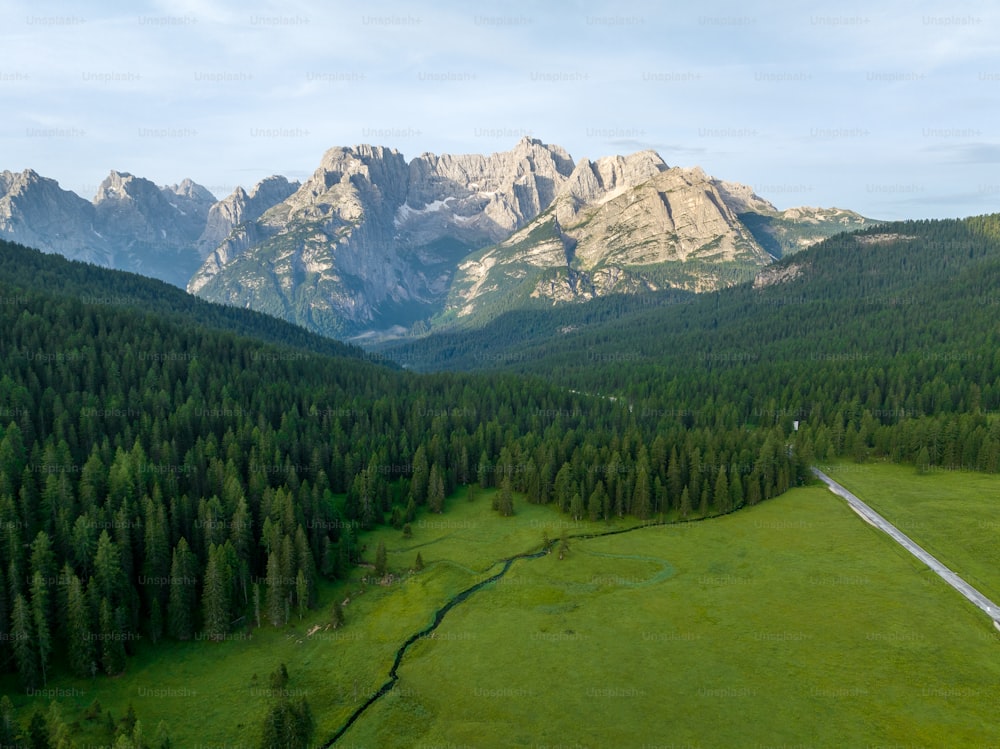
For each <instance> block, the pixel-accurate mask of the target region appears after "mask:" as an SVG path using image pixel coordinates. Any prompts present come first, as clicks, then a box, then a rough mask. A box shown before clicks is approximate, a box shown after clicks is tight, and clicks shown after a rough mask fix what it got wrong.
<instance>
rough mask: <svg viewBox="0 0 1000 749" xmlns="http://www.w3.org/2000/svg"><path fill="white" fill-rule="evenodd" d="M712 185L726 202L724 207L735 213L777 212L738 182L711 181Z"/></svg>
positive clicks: (746, 186)
mask: <svg viewBox="0 0 1000 749" xmlns="http://www.w3.org/2000/svg"><path fill="white" fill-rule="evenodd" d="M713 184H714V185H715V187H716V189H717V190H718V191H719V194H720V195H722V199H723V200H724V201H726V205H728V206H729V208H730V209H731V210H732V211H733V212H735V213H749V212H751V211H752V212H755V213H768V212H771V211H777V210H778V209H777V208H775V207H774V205H772V204H771V203H769V202H768V201H767V200H764V198H762V197H761V196H760V195H758V194H757V193H755V192H754V191H753V188H752V187H750V186H748V185H743V184H740V183H739V182H726V181H724V180H718V179H717V180H713Z"/></svg>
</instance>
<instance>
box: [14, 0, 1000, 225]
mask: <svg viewBox="0 0 1000 749" xmlns="http://www.w3.org/2000/svg"><path fill="white" fill-rule="evenodd" d="M998 14H1000V6H997V5H996V4H994V3H990V2H988V0H955V1H954V2H940V1H939V2H925V1H923V0H910V1H908V2H902V1H897V0H888V1H885V2H879V3H877V4H871V3H868V2H839V3H837V2H832V3H824V4H819V3H814V4H812V5H810V4H803V3H801V2H791V1H787V0H767V1H766V2H765V1H758V0H748V1H744V2H727V1H716V0H700V1H699V2H688V3H676V2H663V1H662V0H659V1H657V0H651V1H649V2H646V1H644V0H618V1H617V2H599V1H597V0H565V1H562V2H544V3H543V2H541V1H540V0H533V1H532V2H524V1H522V0H513V1H512V2H506V3H483V2H452V1H450V0H446V1H443V2H433V3H431V2H420V1H419V0H410V2H403V1H397V0H363V2H358V1H357V0H353V1H350V0H332V1H331V0H284V1H283V2H268V1H267V0H250V1H249V2H242V3H234V2H220V1H217V0H169V1H166V0H164V1H163V2H160V1H157V0H152V1H147V2H134V1H132V0H128V1H121V2H119V1H117V0H110V1H107V2H92V1H91V0H79V1H77V2H74V3H68V2H64V1H61V2H54V1H53V0H31V1H28V0H0V49H2V50H3V54H2V56H0V107H2V112H3V117H2V124H0V170H4V169H8V170H11V171H15V172H16V171H21V170H23V169H26V168H31V169H34V170H35V171H37V172H39V173H40V174H42V175H43V176H45V177H50V178H52V179H55V180H57V181H58V182H59V183H60V185H61V186H62V187H63V188H65V189H70V190H73V191H74V192H77V193H78V194H80V195H81V196H83V197H85V198H87V199H90V198H92V197H93V196H94V193H95V192H96V190H97V186H98V185H99V183H100V182H101V180H103V179H104V178H105V177H106V176H107V174H108V172H109V171H110V170H112V169H114V170H118V171H124V172H131V173H132V174H136V175H139V176H142V177H146V178H148V179H151V180H153V181H154V182H156V183H157V184H160V185H165V184H175V183H177V182H180V181H181V180H182V179H184V178H186V177H187V178H191V179H193V180H195V181H196V182H198V183H200V184H202V185H204V186H205V187H207V188H208V189H209V190H210V191H211V192H213V193H215V195H216V196H218V197H224V196H225V195H227V194H228V193H230V192H231V191H232V190H233V189H234V188H235V187H236V186H237V185H240V186H244V187H246V188H249V187H251V186H252V185H253V184H255V183H256V182H258V181H259V180H261V179H263V178H265V177H267V176H269V175H272V174H283V175H285V176H287V177H289V178H295V179H303V178H306V177H308V176H309V175H310V174H312V172H313V171H314V170H315V168H316V167H317V166H318V164H319V162H320V159H321V157H322V154H323V152H324V151H326V150H327V149H328V148H331V147H334V146H351V145H356V144H360V143H371V144H377V145H384V146H389V147H392V148H395V149H397V150H398V151H400V152H401V153H402V154H404V156H406V157H407V158H413V157H416V156H418V155H420V154H422V153H425V152H432V153H492V152H495V151H506V150H510V149H511V148H513V147H514V145H515V144H516V142H517V141H518V140H519V139H520V138H521V137H523V136H525V135H530V136H531V137H533V138H537V139H540V140H541V141H543V142H545V143H550V144H557V145H560V146H562V147H563V148H565V149H566V150H567V151H569V153H570V154H571V155H572V157H573V158H574V159H581V158H590V159H597V158H599V157H601V156H606V155H610V154H625V153H631V152H633V151H637V150H642V149H647V148H651V149H654V150H656V151H657V152H659V153H660V155H661V156H662V157H663V159H664V160H665V161H666V162H667V163H668V164H669V165H671V166H701V167H702V168H704V169H705V171H706V172H708V173H709V174H711V175H713V176H714V177H717V178H719V179H725V180H730V181H735V182H742V183H745V184H749V185H751V186H753V187H754V188H755V189H756V191H757V193H758V194H760V195H761V196H763V197H765V198H767V199H768V200H770V201H771V202H772V203H774V204H775V205H776V206H778V207H779V208H789V207H793V206H799V205H809V206H823V207H833V206H836V207H840V208H850V209H852V210H855V211H858V212H859V213H862V214H863V215H865V216H868V217H871V218H877V219H902V218H944V217H960V216H968V215H974V214H981V213H990V212H997V211H1000V170H998V165H1000V133H998V130H997V128H998V126H1000V42H998V41H997V39H998V38H1000V33H998V32H1000V16H998Z"/></svg>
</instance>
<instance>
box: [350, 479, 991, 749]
mask: <svg viewBox="0 0 1000 749" xmlns="http://www.w3.org/2000/svg"><path fill="white" fill-rule="evenodd" d="M435 634H436V636H435V637H434V638H433V639H425V640H422V641H420V642H418V643H417V644H415V645H414V647H413V648H412V649H411V651H410V652H409V653H408V655H407V658H406V659H405V660H404V662H403V665H402V667H401V668H400V671H399V674H400V681H399V683H398V684H397V686H396V689H395V690H394V691H393V692H391V693H390V694H389V695H388V696H387V697H385V698H384V699H383V700H382V701H380V702H379V703H376V705H375V706H374V707H373V708H371V712H370V714H366V715H365V716H364V717H363V718H362V719H361V720H360V721H359V722H358V723H356V724H355V726H354V727H352V729H351V730H350V731H349V732H348V733H347V734H346V735H345V736H344V738H343V741H344V745H345V746H379V747H396V746H399V747H403V746H434V745H439V746H497V747H501V746H524V747H541V746H546V745H550V746H577V745H582V746H591V747H593V746H604V747H629V746H636V747H638V746H642V745H673V746H687V745H690V746H703V747H712V746H726V747H729V746H780V745H789V746H791V745H803V746H836V747H840V746H869V745H906V746H918V745H919V746H923V745H926V746H973V745H976V744H977V743H978V744H985V743H988V742H989V741H991V740H992V739H993V738H994V737H995V736H996V735H997V732H998V731H1000V719H998V717H997V709H996V708H997V700H998V696H1000V688H998V686H997V685H998V678H1000V656H998V651H997V642H996V641H995V637H994V635H995V634H996V633H995V632H994V631H993V630H992V628H991V626H990V625H989V622H988V620H987V619H986V618H985V617H983V616H982V615H981V614H979V613H978V612H977V611H976V610H974V609H973V608H972V607H971V606H968V605H966V604H965V602H964V601H963V600H962V599H961V598H960V597H958V596H956V595H955V594H954V593H953V592H952V591H951V589H950V588H948V587H947V586H946V585H945V584H944V583H943V582H941V581H939V580H937V579H936V578H935V579H931V578H928V577H927V576H925V575H924V574H923V573H922V571H921V570H920V566H919V565H918V564H917V563H916V561H915V560H913V559H912V558H910V557H909V555H907V554H905V552H902V550H900V549H898V548H896V547H895V545H894V543H893V542H892V541H891V540H889V539H887V538H885V537H884V536H882V535H880V534H878V533H877V532H876V531H875V530H874V529H872V528H870V527H869V526H867V525H865V524H864V523H861V522H860V521H859V520H858V518H857V517H856V516H855V515H854V514H853V513H852V512H851V511H850V510H849V509H848V508H847V507H846V506H844V505H843V503H842V502H840V500H838V499H836V498H835V497H833V496H832V495H830V494H829V492H827V491H826V490H825V488H818V487H810V488H803V489H796V490H794V491H792V492H789V493H788V494H786V495H785V496H782V497H779V498H777V499H775V500H772V501H769V502H766V503H764V504H762V505H760V506H758V507H756V508H753V509H750V510H745V511H742V512H739V513H736V514H734V515H731V516H727V517H724V518H719V519H715V520H709V521H707V522H700V523H694V524H688V525H684V526H666V527H657V528H646V529H642V530H638V531H635V532H632V533H628V534H622V535H617V536H609V537H605V538H601V539H594V540H590V541H576V542H572V545H571V552H570V556H569V557H568V558H567V559H565V560H563V561H559V560H558V559H557V557H556V555H554V554H550V555H548V556H546V557H543V558H541V559H537V560H524V561H519V562H516V563H515V565H514V566H513V567H512V569H511V571H510V573H508V577H507V578H505V579H504V580H503V581H501V582H499V583H497V584H494V585H492V586H489V587H488V588H486V589H484V590H482V591H480V592H479V593H477V594H476V595H475V596H474V597H473V598H471V599H469V600H468V601H466V602H465V603H464V604H463V605H461V606H459V607H456V608H455V609H453V610H452V611H451V612H450V613H449V614H448V616H447V618H446V619H445V620H444V622H443V623H442V625H441V627H440V628H439V629H438V630H437V632H436V633H435Z"/></svg>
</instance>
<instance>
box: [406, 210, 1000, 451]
mask: <svg viewBox="0 0 1000 749" xmlns="http://www.w3.org/2000/svg"><path fill="white" fill-rule="evenodd" d="M584 309H585V308H581V310H580V311H581V313H583V311H584ZM998 310H1000V216H997V215H992V216H983V217H976V218H970V219H966V220H961V221H958V220H951V221H916V222H899V223H894V224H885V225H882V226H880V227H878V228H875V229H869V230H866V231H862V232H859V233H856V234H844V235H839V236H836V237H833V238H831V239H828V240H826V241H824V242H823V243H821V244H820V245H818V246H816V247H815V248H813V249H810V250H807V251H805V252H802V253H799V254H796V255H794V256H793V257H791V258H788V259H786V260H784V261H782V262H780V263H778V264H776V265H774V266H772V267H771V268H768V269H767V270H766V271H764V272H763V273H762V275H761V276H760V277H759V278H758V279H757V281H756V282H755V283H753V284H750V283H748V284H744V285H742V286H739V287H735V288H732V289H726V290H723V291H720V292H717V293H713V294H711V295H702V296H699V297H697V298H696V299H693V300H691V302H690V303H688V304H666V303H665V304H661V305H659V306H651V307H649V308H647V309H643V310H639V311H636V312H626V313H625V314H622V315H620V316H618V317H616V318H615V319H613V320H610V321H607V322H603V323H600V324H597V325H587V324H586V322H585V321H584V320H582V319H581V323H580V325H579V329H578V330H574V329H573V328H574V323H573V321H572V319H565V320H563V323H564V326H565V327H564V329H563V331H561V332H557V333H556V334H552V335H545V336H540V337H538V338H537V339H529V340H527V341H526V342H525V341H523V340H522V339H521V338H519V336H518V330H520V329H527V330H530V329H531V328H532V326H533V325H532V320H531V319H530V318H529V319H524V320H519V321H518V324H517V325H511V324H509V323H508V321H507V320H506V319H498V320H497V321H495V322H494V323H492V324H490V325H488V326H486V327H484V328H483V329H481V330H478V331H475V333H473V334H469V335H464V336H463V335H451V336H447V337H446V336H429V337H427V338H425V339H422V340H419V341H415V342H407V343H404V344H401V345H400V344H397V348H396V350H395V351H394V352H392V354H393V355H397V356H399V358H400V361H404V362H406V364H407V365H408V366H412V367H414V368H418V369H419V368H422V367H424V368H426V367H429V366H431V365H432V362H433V363H434V364H436V365H437V366H438V367H447V366H455V367H459V368H478V369H487V368H490V369H496V368H501V369H503V370H505V371H515V372H522V373H537V374H540V375H544V377H545V378H546V379H547V380H549V381H550V382H552V383H555V384H559V385H563V386H564V387H572V388H575V389H578V390H580V391H583V392H591V393H602V394H606V395H613V396H615V397H618V398H621V399H623V400H625V401H626V402H627V403H629V405H630V406H631V407H632V408H633V410H634V412H635V413H636V414H638V415H639V417H640V418H641V417H642V416H643V415H648V416H651V417H653V418H657V417H658V419H659V427H658V428H659V429H660V430H663V429H669V428H671V427H672V426H673V425H675V424H677V423H678V422H680V423H682V424H684V425H685V426H689V427H696V428H697V427H700V428H723V429H731V428H734V427H736V426H739V425H747V426H766V425H773V424H776V423H777V424H781V425H782V426H783V428H784V430H785V431H786V432H787V431H790V430H791V429H792V426H793V421H795V420H798V421H800V422H801V425H800V426H801V432H800V434H799V436H798V441H799V444H800V445H801V449H804V450H807V451H809V452H811V453H812V455H810V457H812V456H813V455H814V456H815V457H817V458H827V457H831V456H833V455H837V454H847V455H851V456H854V457H856V458H858V459H864V458H866V457H868V456H884V457H889V458H891V459H892V460H899V461H918V462H919V463H920V464H921V466H924V467H929V466H941V467H947V468H958V467H968V468H975V469H979V470H986V471H996V470H998V469H1000V420H998V419H997V418H996V417H997V414H998V409H1000V353H998V348H997V343H998V338H1000V322H998V320H1000V317H998V315H997V311H998Z"/></svg>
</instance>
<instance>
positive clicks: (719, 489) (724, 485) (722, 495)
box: [712, 466, 732, 513]
mask: <svg viewBox="0 0 1000 749" xmlns="http://www.w3.org/2000/svg"><path fill="white" fill-rule="evenodd" d="M712 504H714V505H715V511H716V512H718V513H726V512H729V511H730V510H731V509H732V505H731V504H730V497H729V479H728V478H727V477H726V467H725V466H719V472H718V474H717V475H716V477H715V493H714V494H713V496H712Z"/></svg>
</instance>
